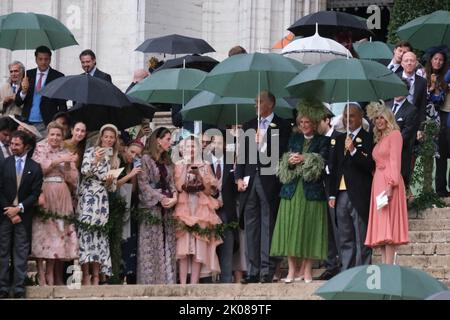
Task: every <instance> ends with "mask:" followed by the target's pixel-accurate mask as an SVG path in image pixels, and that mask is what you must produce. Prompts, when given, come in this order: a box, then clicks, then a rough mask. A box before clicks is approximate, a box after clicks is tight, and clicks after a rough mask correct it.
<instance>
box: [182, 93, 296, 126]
mask: <svg viewBox="0 0 450 320" xmlns="http://www.w3.org/2000/svg"><path fill="white" fill-rule="evenodd" d="M294 109H295V108H294V107H293V106H291V105H290V104H289V103H288V102H286V100H284V99H277V104H276V107H275V110H274V112H275V113H276V114H277V115H278V116H280V117H282V118H286V119H290V118H292V117H293V110H294ZM181 114H182V116H183V120H187V121H197V120H201V121H203V122H205V123H208V124H211V125H214V126H216V127H218V128H225V127H226V125H230V124H236V123H243V122H246V121H249V120H251V119H253V118H255V117H256V113H255V100H254V99H252V98H234V97H220V96H218V95H216V94H214V93H212V92H208V91H202V92H200V93H199V94H197V95H196V96H195V97H193V98H192V99H191V100H190V101H189V102H188V103H187V104H186V105H185V106H184V107H183V109H182V110H181Z"/></svg>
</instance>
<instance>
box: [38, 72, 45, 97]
mask: <svg viewBox="0 0 450 320" xmlns="http://www.w3.org/2000/svg"><path fill="white" fill-rule="evenodd" d="M43 76H44V73H43V72H39V79H38V83H37V85H36V92H37V93H39V92H40V91H41V88H42V77H43Z"/></svg>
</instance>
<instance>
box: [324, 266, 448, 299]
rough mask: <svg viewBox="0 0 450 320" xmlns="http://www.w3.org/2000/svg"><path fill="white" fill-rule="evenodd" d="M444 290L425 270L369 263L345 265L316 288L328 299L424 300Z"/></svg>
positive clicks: (440, 283) (444, 287)
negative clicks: (343, 269)
mask: <svg viewBox="0 0 450 320" xmlns="http://www.w3.org/2000/svg"><path fill="white" fill-rule="evenodd" d="M444 290H447V287H446V286H445V285H444V284H443V283H442V282H439V281H438V280H436V279H435V278H433V277H431V276H429V275H428V274H427V273H425V272H423V271H421V270H418V269H413V268H409V267H402V266H398V265H388V264H380V265H370V266H359V267H355V268H351V269H348V270H346V271H344V272H342V273H340V274H338V275H337V276H335V277H333V278H332V279H331V280H329V281H328V282H326V283H325V284H324V285H323V286H321V287H320V288H319V289H317V291H316V292H315V294H316V295H318V296H321V297H322V298H324V299H327V300H418V299H420V300H423V299H425V298H427V297H429V296H430V295H432V294H434V293H437V292H441V291H444Z"/></svg>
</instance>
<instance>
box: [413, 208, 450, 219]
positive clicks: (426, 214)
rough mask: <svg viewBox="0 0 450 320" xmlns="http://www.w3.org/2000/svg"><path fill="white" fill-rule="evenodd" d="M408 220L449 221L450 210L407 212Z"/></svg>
mask: <svg viewBox="0 0 450 320" xmlns="http://www.w3.org/2000/svg"><path fill="white" fill-rule="evenodd" d="M409 219H422V220H424V219H432V220H436V219H450V208H448V207H445V208H430V209H426V210H424V211H421V212H416V211H409Z"/></svg>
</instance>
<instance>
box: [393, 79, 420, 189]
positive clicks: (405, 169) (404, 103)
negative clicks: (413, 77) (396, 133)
mask: <svg viewBox="0 0 450 320" xmlns="http://www.w3.org/2000/svg"><path fill="white" fill-rule="evenodd" d="M405 84H406V86H407V88H408V90H409V85H408V83H407V81H406V80H405ZM386 105H387V106H388V107H389V108H391V109H392V112H393V113H394V115H395V121H396V122H397V124H398V126H399V127H400V132H401V133H402V138H403V147H402V168H401V172H402V177H403V181H404V182H405V186H407V187H408V186H409V182H410V178H411V164H412V154H413V146H414V141H415V140H416V134H417V127H418V120H417V119H418V111H417V108H416V107H415V106H414V105H412V104H411V103H410V102H409V101H408V99H406V97H404V96H401V97H395V98H394V101H391V102H389V103H386Z"/></svg>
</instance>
